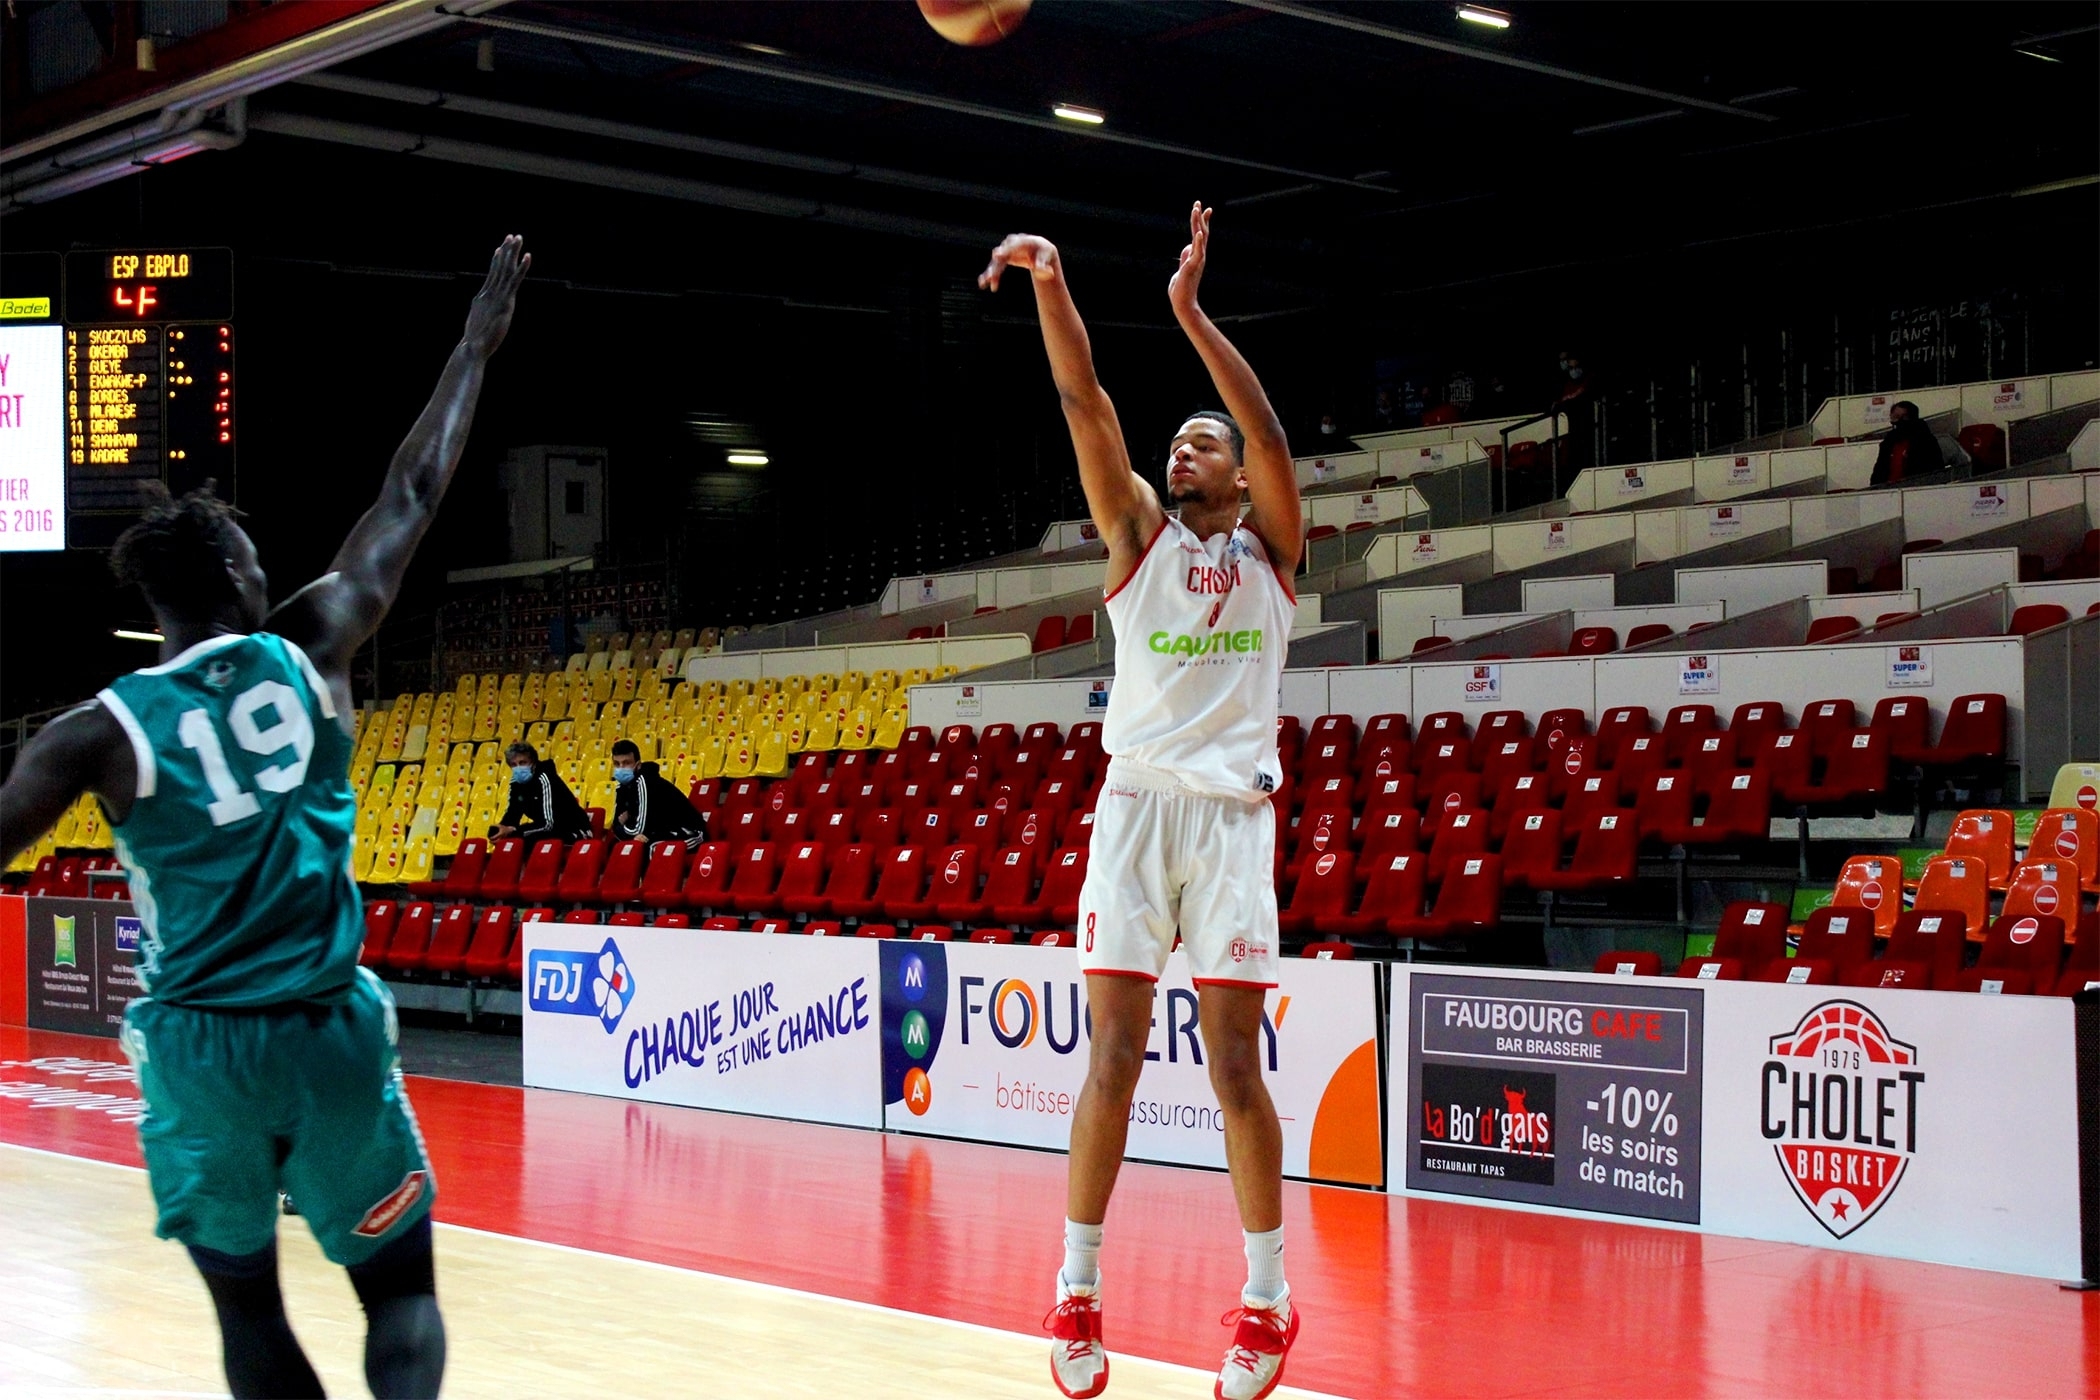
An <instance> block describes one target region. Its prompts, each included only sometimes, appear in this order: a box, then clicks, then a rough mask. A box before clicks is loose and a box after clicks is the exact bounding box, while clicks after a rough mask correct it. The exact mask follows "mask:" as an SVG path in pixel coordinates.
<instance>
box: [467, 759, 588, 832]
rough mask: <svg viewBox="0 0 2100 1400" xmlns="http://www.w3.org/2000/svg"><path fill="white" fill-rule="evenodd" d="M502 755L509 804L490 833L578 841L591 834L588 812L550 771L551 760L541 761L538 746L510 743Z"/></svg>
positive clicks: (551, 768) (552, 771)
mask: <svg viewBox="0 0 2100 1400" xmlns="http://www.w3.org/2000/svg"><path fill="white" fill-rule="evenodd" d="M506 756H507V757H508V758H509V759H510V805H509V806H508V807H506V808H504V809H503V820H502V821H501V822H500V823H498V824H497V827H496V829H495V831H493V832H491V833H490V834H491V835H493V836H523V837H524V838H526V839H527V840H528V841H537V840H542V839H544V838H546V837H549V836H553V837H556V838H558V839H560V840H563V841H581V840H583V839H585V838H586V837H588V836H589V835H590V834H591V817H590V813H588V812H586V811H584V810H583V804H582V803H581V802H578V801H577V800H576V794H575V793H573V792H571V791H569V785H568V784H567V783H565V782H563V781H562V780H561V775H560V774H559V773H557V772H555V771H554V763H553V761H552V760H549V761H547V762H544V763H543V762H541V761H540V755H539V750H537V749H535V748H533V746H532V745H530V744H512V745H511V746H510V749H509V750H508V753H507V755H506Z"/></svg>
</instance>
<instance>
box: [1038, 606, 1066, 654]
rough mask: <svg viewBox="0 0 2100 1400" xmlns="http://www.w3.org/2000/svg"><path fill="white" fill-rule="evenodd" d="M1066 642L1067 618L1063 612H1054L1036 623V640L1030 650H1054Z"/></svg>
mask: <svg viewBox="0 0 2100 1400" xmlns="http://www.w3.org/2000/svg"><path fill="white" fill-rule="evenodd" d="M1064 644H1065V619H1064V614H1062V613H1053V614H1051V615H1050V616H1049V617H1046V618H1044V619H1043V620H1042V621H1041V622H1038V623H1037V624H1036V625H1035V641H1034V643H1033V644H1032V645H1031V646H1030V647H1029V650H1030V651H1053V650H1055V649H1056V648H1058V647H1061V646H1063V645H1064Z"/></svg>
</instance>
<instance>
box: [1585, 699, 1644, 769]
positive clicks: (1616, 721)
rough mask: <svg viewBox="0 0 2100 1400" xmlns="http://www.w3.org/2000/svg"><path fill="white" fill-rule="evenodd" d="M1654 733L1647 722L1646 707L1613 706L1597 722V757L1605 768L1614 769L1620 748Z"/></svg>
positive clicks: (1617, 764)
mask: <svg viewBox="0 0 2100 1400" xmlns="http://www.w3.org/2000/svg"><path fill="white" fill-rule="evenodd" d="M1654 732H1655V726H1654V725H1652V724H1650V723H1649V722H1648V707H1647V706H1646V705H1615V706H1613V707H1612V708H1611V709H1609V710H1606V711H1605V712H1604V717H1603V718H1602V719H1600V720H1599V721H1598V722H1597V750H1598V755H1599V757H1600V758H1602V759H1603V762H1604V766H1605V767H1607V768H1616V767H1618V766H1619V750H1620V748H1621V747H1623V746H1624V745H1625V744H1626V743H1628V742H1629V741H1630V740H1633V739H1636V738H1638V737H1640V736H1641V735H1643V734H1653V733H1654Z"/></svg>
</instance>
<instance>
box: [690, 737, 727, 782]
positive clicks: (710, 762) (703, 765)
mask: <svg viewBox="0 0 2100 1400" xmlns="http://www.w3.org/2000/svg"><path fill="white" fill-rule="evenodd" d="M728 758H729V750H728V745H726V744H724V743H723V742H722V740H721V739H720V738H719V737H716V736H713V735H710V736H709V737H708V738H705V739H703V740H701V741H700V744H699V746H698V747H697V748H695V749H694V750H693V762H694V763H695V764H697V765H698V766H699V769H700V776H701V777H702V778H719V777H721V776H722V765H723V764H724V763H725V762H727V761H728Z"/></svg>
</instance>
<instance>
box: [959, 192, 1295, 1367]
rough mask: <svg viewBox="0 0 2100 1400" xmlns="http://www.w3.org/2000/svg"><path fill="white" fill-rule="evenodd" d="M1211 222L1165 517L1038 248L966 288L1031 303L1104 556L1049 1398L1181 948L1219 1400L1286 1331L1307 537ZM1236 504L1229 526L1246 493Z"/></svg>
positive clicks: (1079, 1333) (1082, 1357) (1065, 294)
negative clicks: (1286, 980)
mask: <svg viewBox="0 0 2100 1400" xmlns="http://www.w3.org/2000/svg"><path fill="white" fill-rule="evenodd" d="M1210 221H1211V211H1210V210H1208V209H1205V208H1204V207H1203V206H1202V204H1201V203H1200V202H1199V203H1198V204H1197V205H1196V206H1195V207H1194V208H1193V209H1191V210H1190V212H1189V243H1188V246H1187V247H1185V248H1183V249H1182V250H1181V265H1180V267H1179V269H1178V270H1177V271H1176V272H1175V274H1174V278H1173V280H1172V281H1171V282H1169V283H1168V284H1167V299H1168V301H1169V302H1170V303H1171V304H1172V305H1173V308H1174V316H1175V319H1176V320H1177V321H1179V322H1180V324H1181V328H1182V330H1183V331H1184V332H1186V333H1187V335H1188V338H1189V340H1190V342H1191V343H1193V344H1194V345H1195V347H1196V353H1197V354H1198V355H1199V356H1201V357H1202V359H1203V363H1204V366H1205V367H1206V368H1207V369H1209V371H1210V376H1211V383H1212V384H1213V385H1214V386H1216V388H1217V391H1218V396H1219V397H1220V398H1222V399H1223V400H1224V401H1225V408H1226V410H1227V411H1226V412H1222V413H1219V412H1202V413H1198V414H1195V415H1194V416H1192V417H1191V418H1189V419H1188V420H1187V421H1186V422H1184V423H1183V424H1182V425H1181V430H1180V431H1179V432H1178V433H1176V434H1175V435H1174V440H1173V442H1172V443H1171V444H1170V445H1169V447H1168V450H1167V461H1166V486H1167V496H1168V498H1169V499H1170V500H1171V501H1172V502H1173V503H1174V504H1175V505H1177V506H1179V507H1180V512H1181V516H1180V519H1179V520H1176V519H1175V518H1174V517H1172V516H1170V515H1168V514H1167V512H1166V511H1165V509H1163V508H1162V506H1161V504H1160V501H1159V497H1158V495H1157V493H1156V492H1155V491H1154V489H1153V487H1152V485H1151V484H1150V483H1149V482H1147V481H1146V480H1145V478H1143V477H1141V476H1139V475H1138V474H1137V473H1136V472H1135V471H1133V470H1132V469H1131V465H1130V452H1129V449H1128V447H1127V446H1126V445H1125V443H1124V440H1123V430H1122V427H1121V425H1120V424H1119V423H1118V421H1117V419H1116V410H1115V405H1114V404H1112V403H1110V402H1109V398H1108V394H1107V393H1106V392H1105V391H1104V390H1103V389H1102V387H1101V382H1100V380H1099V379H1098V378H1096V377H1095V374H1094V363H1093V352H1092V350H1091V348H1090V347H1089V345H1088V342H1087V334H1086V327H1085V325H1084V324H1082V323H1081V321H1080V319H1079V312H1078V309H1077V308H1076V307H1075V306H1074V305H1073V304H1072V294H1071V290H1070V289H1069V288H1068V287H1067V286H1066V284H1065V275H1064V269H1063V267H1062V265H1061V264H1060V262H1059V260H1058V254H1057V249H1056V248H1055V247H1053V246H1052V245H1051V244H1050V243H1049V242H1048V241H1047V240H1045V239H1042V238H1037V237H1034V236H1032V235H1029V234H1015V235H1013V236H1012V237H1010V238H1008V239H1007V240H1006V241H1005V242H1003V243H1001V244H1000V245H999V246H998V247H997V248H996V249H994V250H993V252H992V261H991V265H990V266H989V267H987V268H986V269H985V271H984V274H983V276H981V277H980V278H979V279H978V284H979V285H980V286H982V287H985V288H987V289H988V290H993V291H996V290H997V289H998V286H999V282H1000V278H1001V274H1003V273H1004V272H1005V270H1006V269H1007V268H1009V267H1011V268H1017V269H1019V270H1020V271H1022V272H1024V273H1026V274H1027V275H1028V276H1029V278H1030V280H1031V281H1032V282H1033V283H1034V286H1035V303H1036V313H1037V315H1038V317H1039V318H1040V320H1041V322H1042V327H1043V343H1044V346H1045V348H1046V349H1047V350H1048V352H1049V356H1050V372H1051V376H1052V377H1053V378H1054V379H1055V380H1056V382H1057V393H1058V397H1059V399H1060V400H1061V401H1062V403H1063V406H1064V411H1065V421H1066V423H1067V424H1068V425H1069V426H1070V428H1071V432H1072V446H1073V448H1074V450H1075V452H1076V454H1077V456H1078V459H1079V478H1080V482H1081V484H1082V485H1083V486H1084V487H1085V489H1086V499H1087V509H1088V511H1089V512H1090V513H1091V514H1092V515H1093V518H1094V523H1095V525H1096V526H1097V527H1098V528H1099V529H1100V532H1101V538H1102V539H1103V540H1105V541H1107V543H1108V577H1107V580H1106V592H1105V594H1104V606H1106V608H1107V609H1108V615H1109V619H1110V621H1111V622H1113V623H1114V625H1115V632H1116V683H1115V687H1114V689H1113V690H1112V691H1111V692H1110V695H1109V702H1108V718H1107V721H1106V722H1105V723H1104V724H1103V726H1102V735H1101V737H1102V743H1103V745H1104V747H1106V749H1107V750H1108V753H1109V756H1110V757H1109V765H1108V774H1107V778H1106V786H1105V787H1104V789H1103V791H1102V795H1101V801H1100V807H1099V810H1098V812H1097V813H1096V815H1095V818H1094V838H1093V842H1092V848H1093V854H1092V857H1091V859H1090V862H1089V865H1088V869H1087V877H1086V884H1085V886H1084V888H1083V889H1082V891H1081V893H1080V898H1079V939H1080V952H1079V965H1080V967H1081V969H1082V970H1083V971H1084V972H1085V974H1086V984H1087V1003H1088V1008H1089V1010H1090V1012H1091V1014H1092V1021H1093V1040H1092V1044H1091V1047H1090V1050H1089V1055H1090V1059H1089V1063H1088V1068H1087V1080H1086V1086H1085V1088H1084V1089H1083V1090H1082V1091H1081V1092H1080V1095H1079V1103H1078V1105H1077V1107H1076V1108H1075V1110H1074V1112H1073V1117H1072V1153H1071V1163H1070V1168H1069V1171H1070V1177H1069V1180H1068V1184H1067V1199H1066V1217H1067V1218H1066V1220H1065V1262H1064V1266H1063V1267H1062V1268H1061V1269H1060V1270H1059V1272H1058V1277H1057V1305H1056V1307H1055V1308H1054V1309H1053V1310H1052V1312H1051V1314H1050V1317H1049V1318H1048V1319H1047V1322H1048V1326H1049V1328H1050V1332H1051V1335H1052V1337H1053V1338H1054V1339H1055V1340H1054V1341H1053V1343H1052V1347H1051V1353H1050V1371H1051V1376H1052V1378H1053V1379H1054V1380H1055V1381H1056V1382H1057V1387H1058V1389H1059V1390H1061V1391H1063V1392H1064V1393H1065V1394H1066V1395H1069V1396H1074V1397H1084V1396H1093V1395H1099V1394H1101V1392H1102V1391H1103V1390H1105V1389H1106V1388H1107V1386H1108V1353H1107V1351H1106V1349H1105V1347H1104V1345H1103V1342H1102V1334H1101V1317H1102V1312H1101V1273H1100V1256H1101V1227H1102V1221H1103V1219H1104V1218H1105V1217H1106V1215H1107V1212H1108V1201H1109V1196H1110V1195H1111V1194H1112V1193H1113V1192H1114V1190H1115V1185H1116V1174H1117V1172H1118V1170H1119V1169H1120V1168H1121V1167H1122V1164H1123V1148H1124V1141H1125V1138H1126V1137H1127V1135H1128V1131H1129V1116H1130V1102H1131V1096H1132V1095H1133V1094H1134V1093H1135V1092H1136V1089H1137V1082H1138V1074H1139V1072H1140V1071H1141V1070H1142V1069H1143V1068H1144V1064H1145V1042H1146V1041H1147V1040H1148V1039H1149V1038H1150V1036H1151V1030H1152V1000H1153V990H1154V985H1155V984H1156V983H1157V981H1158V980H1159V975H1160V973H1161V972H1162V971H1163V970H1164V969H1165V967H1166V963H1167V954H1168V953H1169V952H1170V951H1171V950H1172V949H1173V946H1174V936H1175V933H1176V931H1177V929H1178V930H1179V932H1180V935H1181V940H1182V947H1183V949H1184V950H1185V951H1186V952H1187V954H1188V958H1189V964H1190V968H1191V970H1192V972H1193V974H1194V980H1195V984H1196V990H1197V1000H1198V1005H1199V1019H1200V1023H1201V1026H1202V1032H1203V1045H1204V1052H1205V1055H1206V1056H1207V1058H1208V1062H1209V1069H1210V1082H1211V1087H1212V1089H1213V1090H1214V1091H1215V1093H1216V1094H1217V1098H1218V1105H1219V1107H1220V1108H1221V1109H1222V1110H1223V1112H1224V1119H1225V1160H1226V1163H1227V1165H1228V1166H1229V1167H1230V1168H1231V1171H1232V1187H1233V1194H1234V1195H1235V1196H1236V1197H1237V1198H1238V1202H1239V1211H1240V1223H1241V1226H1242V1228H1243V1229H1244V1231H1245V1235H1246V1241H1245V1242H1246V1250H1247V1286H1246V1288H1245V1290H1244V1291H1243V1293H1242V1296H1241V1300H1240V1301H1241V1306H1240V1308H1239V1309H1238V1310H1236V1312H1234V1313H1229V1314H1227V1321H1228V1322H1229V1323H1236V1324H1237V1330H1236V1331H1235V1333H1234V1336H1233V1341H1232V1345H1231V1346H1230V1348H1228V1350H1227V1351H1226V1353H1225V1360H1224V1363H1223V1365H1222V1366H1221V1367H1220V1369H1219V1373H1218V1383H1217V1386H1216V1389H1215V1394H1216V1395H1217V1396H1218V1397H1219V1400H1260V1397H1262V1396H1266V1395H1268V1394H1269V1393H1270V1392H1271V1391H1273V1390H1274V1389H1275V1388H1276V1386H1277V1383H1278V1382H1279V1381H1280V1380H1281V1378H1282V1375H1283V1365H1284V1359H1285V1357H1286V1356H1287V1354H1288V1353H1289V1351H1290V1348H1291V1344H1292V1342H1293V1341H1294V1340H1296V1338H1297V1335H1298V1324H1299V1316H1298V1313H1297V1310H1296V1309H1294V1308H1293V1307H1292V1305H1291V1298H1290V1289H1289V1287H1288V1286H1287V1285H1286V1284H1285V1283H1284V1278H1283V1200H1282V1197H1283V1135H1282V1132H1281V1130H1280V1128H1279V1127H1278V1124H1277V1121H1276V1107H1275V1105H1274V1104H1273V1103H1272V1102H1271V1101H1270V1099H1269V1091H1268V1087H1267V1086H1266V1085H1265V1084H1263V1082H1262V1077H1261V1025H1262V1001H1263V997H1264V995H1265V994H1266V993H1267V991H1268V989H1269V988H1271V987H1274V986H1275V985H1276V951H1277V949H1276V942H1277V934H1276V890H1275V886H1274V884H1273V883H1272V881H1273V875H1272V873H1271V872H1272V870H1273V868H1274V862H1275V848H1276V821H1275V816H1274V814H1273V813H1272V812H1271V811H1270V808H1269V804H1268V800H1267V799H1268V796H1269V794H1270V793H1272V792H1274V791H1275V790H1276V788H1277V785H1278V784H1279V783H1280V782H1281V781H1282V777H1283V774H1282V768H1281V766H1280V765H1279V763H1278V761H1277V757H1276V699H1277V687H1278V685H1279V684H1280V682H1281V680H1282V671H1283V659H1284V648H1285V644H1286V642H1287V641H1288V639H1289V637H1290V630H1291V619H1292V615H1293V613H1294V611H1295V609H1296V600H1295V598H1294V597H1293V596H1292V594H1291V589H1290V584H1289V583H1288V581H1287V580H1288V579H1289V578H1290V576H1291V575H1292V573H1294V572H1295V571H1296V569H1297V567H1298V556H1299V551H1300V549H1301V548H1302V544H1301V541H1302V539H1303V531H1302V527H1301V520H1300V509H1299V502H1298V483H1297V476H1296V473H1295V471H1294V469H1293V467H1292V465H1291V453H1290V447H1289V444H1288V443H1286V442H1285V441H1284V435H1283V426H1282V424H1280V423H1279V422H1278V421H1277V419H1276V413H1275V410H1274V409H1272V408H1271V407H1270V406H1269V400H1268V396H1267V395H1266V394H1264V393H1263V392H1262V387H1261V382H1260V381H1259V380H1258V379H1256V378H1255V376H1254V371H1253V369H1252V368H1251V367H1250V366H1249V365H1248V364H1247V361H1246V360H1245V359H1244V358H1243V357H1242V356H1241V355H1240V353H1239V351H1238V350H1236V349H1234V348H1233V345H1232V342H1230V341H1229V340H1227V339H1226V338H1225V335H1224V333H1223V332H1221V331H1220V330H1219V329H1218V328H1217V326H1216V325H1214V324H1213V323H1212V322H1211V319H1210V318H1209V317H1208V316H1206V315H1205V314H1204V312H1203V308H1202V307H1201V306H1200V305H1199V304H1198V303H1197V300H1196V292H1197V288H1198V286H1199V285H1200V283H1201V282H1202V279H1203V270H1204V266H1205V263H1206V261H1207V259H1208V256H1209V251H1210ZM1243 494H1244V495H1245V496H1246V497H1247V498H1248V499H1249V500H1250V501H1251V504H1252V509H1251V510H1250V511H1249V512H1248V514H1247V516H1246V518H1245V519H1244V520H1242V519H1241V516H1240V506H1241V498H1242V495H1243Z"/></svg>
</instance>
